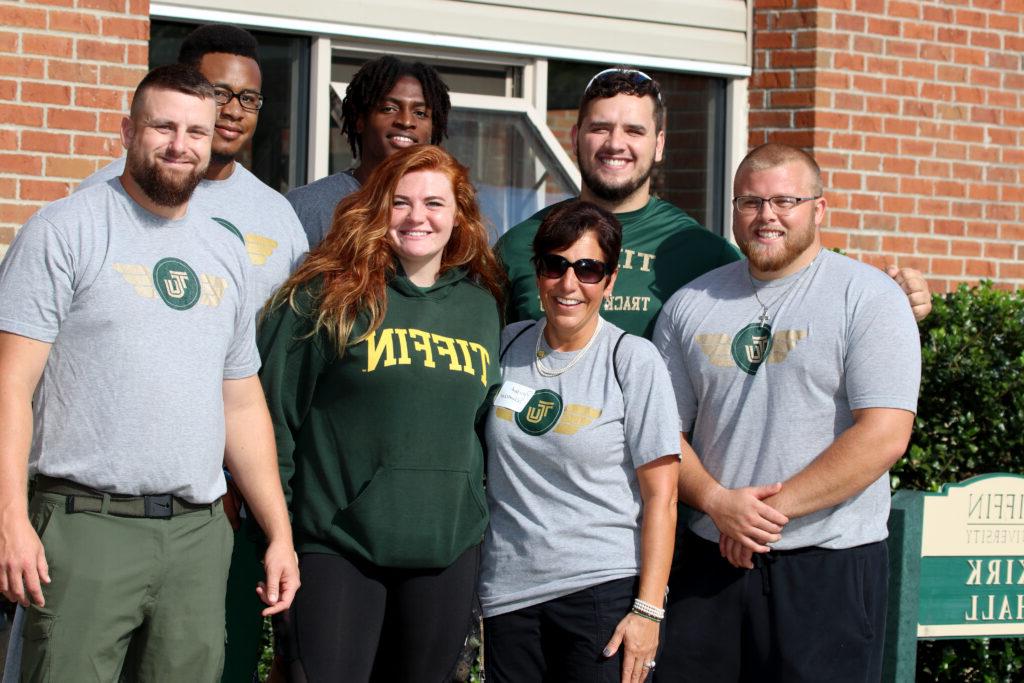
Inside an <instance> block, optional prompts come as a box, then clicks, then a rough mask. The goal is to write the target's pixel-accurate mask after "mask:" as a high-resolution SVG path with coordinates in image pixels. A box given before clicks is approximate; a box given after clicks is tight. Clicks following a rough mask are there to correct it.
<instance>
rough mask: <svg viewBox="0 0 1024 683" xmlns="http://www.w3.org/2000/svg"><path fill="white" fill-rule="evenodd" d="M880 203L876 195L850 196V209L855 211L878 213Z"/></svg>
mask: <svg viewBox="0 0 1024 683" xmlns="http://www.w3.org/2000/svg"><path fill="white" fill-rule="evenodd" d="M880 205H881V202H880V201H879V199H878V195H877V194H854V195H851V196H850V208H852V209H856V210H857V211H878V210H879V209H880Z"/></svg>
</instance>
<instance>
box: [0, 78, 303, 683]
mask: <svg viewBox="0 0 1024 683" xmlns="http://www.w3.org/2000/svg"><path fill="white" fill-rule="evenodd" d="M215 117H216V109H215V105H214V93H213V88H212V87H211V85H210V83H209V82H208V81H207V80H206V79H205V78H203V76H202V74H200V73H199V72H198V71H196V70H195V69H194V68H193V67H190V66H185V65H171V66H166V67H160V68H157V69H154V70H153V71H152V72H150V74H148V75H147V76H146V78H144V79H143V80H142V82H141V83H140V84H139V87H138V88H137V90H136V93H135V97H134V99H133V103H132V111H131V116H130V117H126V118H125V119H124V121H123V122H122V139H123V142H124V143H125V146H126V147H127V149H128V156H127V163H126V171H125V173H124V174H123V175H122V176H121V178H120V179H119V180H116V181H112V182H110V183H104V184H101V185H99V186H97V187H94V188H90V189H88V190H85V191H83V192H81V193H78V194H75V195H73V196H71V197H67V198H65V199H62V200H59V201H57V202H54V203H53V204H51V205H49V206H47V207H44V208H43V209H42V210H40V211H39V212H38V213H37V214H36V215H35V216H33V217H32V218H31V219H30V220H29V222H28V223H26V225H25V226H24V227H23V228H22V229H21V230H20V231H19V233H18V235H17V236H16V238H15V240H14V243H13V244H12V245H11V248H10V251H9V252H8V254H7V256H6V258H5V260H4V261H3V263H2V264H0V424H2V425H3V428H2V429H0V501H2V502H0V592H2V593H3V594H4V595H5V596H7V597H8V598H9V599H11V600H16V601H18V602H19V603H21V604H22V605H23V606H24V607H27V611H26V623H25V634H26V636H25V648H24V652H23V658H22V680H33V681H34V680H62V681H63V680H78V679H79V678H80V677H81V676H82V675H83V674H84V672H90V673H91V675H94V676H95V677H96V678H97V679H99V680H117V679H118V678H119V677H122V678H124V679H126V680H133V681H135V680H138V681H146V680H153V679H155V678H161V679H173V680H214V679H215V678H216V677H217V676H218V675H219V672H220V669H221V666H222V663H223V657H224V648H223V643H224V607H223V606H224V585H225V580H226V574H227V567H228V560H229V558H230V553H231V530H230V525H229V524H228V522H227V521H226V518H225V516H224V514H223V510H222V506H221V504H220V501H219V498H220V496H221V495H222V494H223V493H224V477H223V474H222V470H221V464H222V462H226V463H227V464H228V465H229V466H231V467H232V468H233V469H236V470H237V472H238V473H239V474H238V475H237V476H236V480H237V482H238V485H239V487H240V488H241V489H242V491H243V493H244V494H245V495H246V497H247V498H248V500H249V502H250V504H251V508H252V511H253V513H254V515H255V517H256V518H257V520H258V521H259V522H260V524H261V526H262V527H263V529H264V531H265V532H266V534H267V537H268V542H269V545H268V549H267V552H266V555H265V558H264V562H265V567H266V577H267V580H266V583H265V584H261V585H260V586H258V587H257V592H259V593H260V594H261V595H262V597H263V598H264V602H265V603H266V604H267V605H268V608H267V609H266V610H264V613H265V614H272V613H277V612H280V611H282V610H285V609H287V608H288V607H289V605H290V603H291V599H292V597H293V596H294V593H295V590H296V589H297V588H298V567H297V564H296V558H295V554H294V551H293V547H292V540H291V530H290V526H289V523H288V515H287V511H286V509H285V505H284V496H283V494H282V491H281V485H280V480H279V478H278V475H277V467H276V457H275V452H274V446H273V443H274V442H273V430H272V427H271V425H270V420H269V416H268V414H267V409H266V403H265V401H264V399H263V393H262V389H261V388H260V384H259V380H258V379H257V377H256V374H255V373H256V371H257V370H258V368H259V355H258V353H257V351H256V347H255V340H254V333H253V326H254V305H253V300H252V294H251V292H252V288H251V286H250V283H249V280H250V278H251V277H252V273H251V268H250V266H249V265H248V258H247V255H246V252H245V249H244V245H243V244H242V242H241V240H239V239H238V236H237V235H236V234H235V233H234V232H232V231H230V230H229V229H227V227H226V226H224V225H222V224H220V223H218V222H216V221H214V220H211V219H210V217H209V216H203V215H201V214H202V212H200V211H190V207H189V198H190V196H191V194H192V192H193V190H194V189H195V187H196V185H197V184H198V182H199V180H200V179H201V178H202V177H203V174H204V173H205V171H206V166H207V164H208V163H209V159H210V141H211V138H212V135H213V128H214V121H215ZM29 473H31V474H33V475H35V481H36V489H35V494H34V495H33V497H32V500H31V503H30V504H29V503H28V501H26V495H25V492H26V488H27V479H28V475H29Z"/></svg>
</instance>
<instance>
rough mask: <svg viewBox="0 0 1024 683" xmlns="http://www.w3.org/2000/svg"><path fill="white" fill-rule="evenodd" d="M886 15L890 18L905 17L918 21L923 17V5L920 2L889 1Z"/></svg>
mask: <svg viewBox="0 0 1024 683" xmlns="http://www.w3.org/2000/svg"><path fill="white" fill-rule="evenodd" d="M886 13H887V14H888V15H889V16H890V17H905V18H907V19H917V18H918V17H920V16H921V4H920V3H919V2H916V1H915V2H904V1H903V0H889V6H888V7H887V8H886Z"/></svg>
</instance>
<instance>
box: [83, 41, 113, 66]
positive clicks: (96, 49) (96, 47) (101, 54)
mask: <svg viewBox="0 0 1024 683" xmlns="http://www.w3.org/2000/svg"><path fill="white" fill-rule="evenodd" d="M76 50H77V54H78V58H79V59H90V60H96V61H100V62H115V63H118V64H120V63H122V62H124V54H125V46H124V44H122V43H119V42H116V41H103V40H86V39H84V38H79V39H78V42H77V44H76Z"/></svg>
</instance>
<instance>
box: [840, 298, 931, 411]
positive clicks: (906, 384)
mask: <svg viewBox="0 0 1024 683" xmlns="http://www.w3.org/2000/svg"><path fill="white" fill-rule="evenodd" d="M882 285H883V287H882V291H881V292H879V293H877V294H876V295H874V296H864V297H861V298H860V300H858V301H857V302H856V303H855V305H854V306H853V309H852V315H851V319H850V320H849V322H848V325H849V334H848V337H847V346H846V358H845V365H846V368H845V369H846V395H847V400H848V401H849V404H850V408H851V409H852V410H859V409H863V408H899V409H902V410H908V411H910V412H912V413H916V412H917V396H918V392H919V390H920V385H921V338H920V335H919V333H918V329H917V323H916V322H915V321H914V314H913V312H912V311H911V310H910V304H909V302H908V301H907V297H906V295H905V294H904V293H903V290H901V289H900V288H899V287H898V286H897V285H896V284H895V283H893V282H891V281H886V282H883V283H882Z"/></svg>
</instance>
